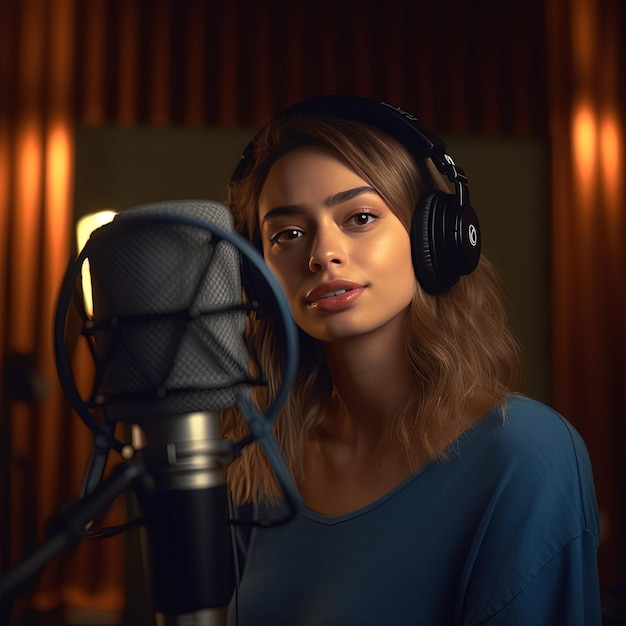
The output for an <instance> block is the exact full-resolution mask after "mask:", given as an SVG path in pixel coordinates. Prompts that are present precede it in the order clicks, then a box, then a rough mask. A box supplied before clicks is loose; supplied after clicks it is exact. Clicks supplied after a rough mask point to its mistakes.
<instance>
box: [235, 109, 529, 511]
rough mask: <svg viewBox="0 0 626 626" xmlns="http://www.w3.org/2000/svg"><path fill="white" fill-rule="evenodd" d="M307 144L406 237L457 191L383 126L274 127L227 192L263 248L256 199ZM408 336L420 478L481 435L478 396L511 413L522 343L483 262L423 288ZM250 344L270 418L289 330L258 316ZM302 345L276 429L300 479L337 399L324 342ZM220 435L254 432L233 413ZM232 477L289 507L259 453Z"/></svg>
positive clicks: (244, 498) (410, 441) (400, 426)
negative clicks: (454, 437) (423, 461)
mask: <svg viewBox="0 0 626 626" xmlns="http://www.w3.org/2000/svg"><path fill="white" fill-rule="evenodd" d="M301 147H318V148H322V149H324V150H326V151H329V152H330V153H331V154H333V155H334V156H335V157H337V158H338V159H340V160H341V161H342V162H343V163H345V164H346V165H347V166H348V167H350V168H352V169H353V170H354V171H355V172H356V173H357V174H358V175H359V176H360V177H361V178H363V179H364V180H365V181H367V182H368V184H369V185H371V186H372V187H373V188H374V189H376V190H377V191H378V193H379V194H380V195H381V196H382V198H383V199H384V200H385V202H386V203H387V205H388V206H389V207H390V208H391V210H392V211H393V212H394V214H395V215H396V216H397V217H398V218H399V219H400V221H401V222H402V223H403V224H404V226H405V227H406V228H407V230H408V229H409V228H410V223H411V216H412V213H413V211H414V208H415V206H416V205H417V202H418V200H419V197H420V195H421V194H423V193H424V192H426V191H428V190H433V189H439V190H447V191H449V188H448V185H447V183H446V181H445V180H444V179H443V177H442V176H441V175H440V174H439V173H438V172H437V171H436V169H435V168H434V166H433V164H432V163H431V162H430V160H429V159H425V160H423V161H422V162H418V163H416V162H415V161H414V160H413V158H412V157H411V156H410V154H409V153H408V151H407V150H406V149H405V148H404V147H403V146H402V145H401V144H400V143H399V142H398V141H396V140H395V139H393V138H391V137H390V136H388V135H387V134H385V133H383V132H381V131H379V130H378V129H376V128H372V127H370V126H366V125H363V124H361V123H357V122H353V121H349V120H338V119H329V118H318V117H306V118H290V119H283V120H281V119H276V120H274V121H272V122H270V123H269V124H268V125H267V126H265V127H264V128H263V129H262V130H261V131H260V132H259V133H258V134H257V136H256V137H255V139H254V141H253V143H252V144H251V147H250V151H249V152H250V153H249V154H247V155H246V164H247V167H246V168H245V171H243V172H239V173H238V175H236V176H234V177H233V180H231V183H230V185H229V188H228V205H229V208H230V210H231V211H232V214H233V218H234V222H235V229H236V230H237V231H238V232H239V233H240V234H242V235H243V236H245V237H246V238H247V239H248V240H250V241H252V242H254V243H255V245H257V246H259V247H260V246H261V244H260V241H261V239H260V232H259V220H258V198H259V195H260V192H261V189H262V187H263V184H264V182H265V179H266V177H267V175H268V172H269V170H270V168H271V167H272V165H273V164H274V163H275V162H276V161H277V160H278V159H279V158H280V157H281V156H283V155H285V154H287V153H289V152H290V151H292V150H295V149H297V148H301ZM407 327H408V333H407V334H408V336H407V342H406V349H407V355H408V358H409V363H410V365H411V367H412V370H413V375H414V380H415V386H414V392H413V395H412V397H411V399H410V401H409V402H408V403H407V405H406V406H405V407H404V409H403V410H402V411H400V412H399V413H398V415H397V416H396V419H395V424H394V435H395V440H396V442H397V444H398V446H399V448H400V449H401V450H402V451H403V452H404V454H405V456H406V460H407V463H408V465H409V467H411V468H413V469H417V465H418V460H417V459H418V458H423V455H424V454H426V455H427V456H428V457H430V458H434V457H445V455H446V448H447V446H448V444H449V441H450V433H458V432H462V431H464V430H466V429H468V428H470V427H471V426H472V420H473V418H472V417H471V416H472V411H471V410H470V407H471V403H472V400H473V399H474V398H476V397H481V398H488V399H490V400H491V401H492V403H493V404H494V405H495V404H498V403H501V404H504V401H505V398H506V396H507V395H508V394H509V393H510V389H511V385H512V384H513V382H514V380H515V378H516V376H517V371H518V346H517V342H516V340H515V338H514V337H513V335H512V333H511V331H510V329H509V326H508V322H507V314H506V307H505V304H504V299H503V295H502V289H501V284H500V281H499V278H498V276H497V273H496V271H495V269H494V267H493V266H492V264H491V263H490V262H489V261H488V260H487V259H486V258H485V257H484V256H483V257H481V260H480V262H479V264H478V267H477V268H476V270H475V271H474V272H473V273H472V274H470V275H468V276H463V277H461V279H460V280H459V281H458V282H457V283H456V284H455V285H454V286H453V287H452V288H451V289H449V290H448V291H447V292H446V293H444V294H442V295H439V296H432V295H429V294H427V293H426V292H424V291H423V290H422V289H421V288H419V287H418V288H416V290H415V295H414V298H413V302H412V304H411V308H410V312H409V320H408V325H407ZM248 335H249V340H250V341H251V342H252V344H253V345H254V350H255V352H256V353H257V355H258V360H257V361H256V363H257V364H258V367H259V368H260V369H261V371H262V373H263V374H264V376H265V378H266V379H267V386H260V387H258V388H254V389H253V399H254V401H255V402H256V403H257V405H258V406H259V408H260V409H261V410H263V409H264V408H265V407H267V406H268V405H269V403H270V400H271V398H273V397H274V394H275V393H276V390H277V389H278V387H279V384H280V372H281V367H282V345H281V344H282V340H281V330H280V328H278V323H277V320H276V318H275V316H274V317H273V316H272V315H271V312H270V313H267V314H263V315H260V316H259V317H258V318H257V317H256V316H254V315H253V316H251V318H250V320H249V325H248ZM299 336H300V362H299V366H298V375H297V379H296V383H295V384H294V386H293V388H292V391H291V393H290V396H289V398H288V400H287V402H285V404H284V405H283V407H282V409H281V411H280V414H279V416H278V418H277V419H276V422H275V425H274V433H275V436H276V438H277V441H278V443H279V446H280V448H281V451H282V453H283V456H284V459H285V461H286V463H287V465H288V467H289V468H290V470H291V472H292V474H293V476H294V478H295V480H296V481H298V479H299V478H301V477H302V471H303V468H302V459H303V456H304V454H303V450H304V446H305V444H306V442H307V439H308V437H309V435H310V433H311V432H312V429H314V428H315V427H316V426H317V425H318V424H319V423H320V422H321V420H322V419H323V417H324V414H325V410H326V407H327V404H328V402H329V400H330V397H331V393H332V380H331V378H330V375H329V373H328V369H327V368H326V366H325V363H324V360H323V356H322V350H321V342H319V341H318V340H315V339H313V338H311V337H310V336H308V335H306V334H305V333H303V332H302V331H300V332H299ZM223 430H224V436H226V437H229V438H233V439H241V438H243V437H245V436H246V435H247V428H246V426H245V424H244V422H243V420H242V419H241V417H240V415H239V414H238V412H237V411H236V410H235V409H231V410H228V411H226V412H225V413H224V415H223ZM416 450H419V451H420V453H421V454H420V455H419V456H418V455H417V454H416V453H415V452H416ZM228 480H229V485H230V489H231V493H232V494H233V497H234V500H235V501H236V502H238V503H243V502H248V501H260V500H267V501H275V500H276V499H278V498H280V491H279V488H278V486H277V482H276V480H275V477H274V475H273V473H272V471H271V468H270V467H269V465H268V463H267V461H266V459H265V457H264V456H263V453H262V452H261V451H260V449H259V447H258V446H257V445H256V444H252V445H250V446H248V447H247V448H246V449H245V450H244V453H243V454H242V456H241V457H240V458H238V459H237V460H235V461H234V462H233V463H232V464H231V466H230V468H229V476H228Z"/></svg>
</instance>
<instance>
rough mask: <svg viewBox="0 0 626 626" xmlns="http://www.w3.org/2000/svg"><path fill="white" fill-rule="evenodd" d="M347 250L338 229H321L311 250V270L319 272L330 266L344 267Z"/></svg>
mask: <svg viewBox="0 0 626 626" xmlns="http://www.w3.org/2000/svg"><path fill="white" fill-rule="evenodd" d="M345 258H346V250H345V246H344V244H343V242H342V237H341V233H340V232H338V231H337V229H336V228H333V227H329V228H326V229H323V230H322V229H320V230H319V231H318V232H317V234H316V236H315V240H314V242H313V247H312V248H311V258H310V259H309V269H310V270H311V271H312V272H319V271H321V270H323V269H325V268H326V267H327V266H328V265H329V264H335V265H342V264H343V263H344V262H345Z"/></svg>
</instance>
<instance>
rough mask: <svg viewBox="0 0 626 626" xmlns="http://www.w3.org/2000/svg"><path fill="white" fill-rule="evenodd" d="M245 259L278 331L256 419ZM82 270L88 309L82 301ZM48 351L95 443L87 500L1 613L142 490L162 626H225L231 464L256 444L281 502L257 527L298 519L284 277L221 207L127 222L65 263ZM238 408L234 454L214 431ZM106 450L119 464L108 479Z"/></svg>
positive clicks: (23, 570)
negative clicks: (82, 363) (78, 339)
mask: <svg viewBox="0 0 626 626" xmlns="http://www.w3.org/2000/svg"><path fill="white" fill-rule="evenodd" d="M242 255H243V257H245V260H246V261H247V262H250V263H251V264H252V265H253V267H254V268H255V269H256V270H257V272H258V275H259V277H260V278H261V279H262V280H264V281H265V282H266V284H267V285H266V286H267V287H269V288H270V291H271V292H272V293H273V295H274V297H275V300H276V304H277V309H276V314H277V315H279V317H280V319H281V320H282V325H281V326H282V330H283V337H282V345H281V347H282V350H279V352H280V353H281V357H282V360H281V376H280V382H279V385H278V388H277V389H275V394H274V398H273V399H272V400H271V401H270V403H269V406H267V407H266V408H265V409H264V411H263V412H261V411H260V410H259V409H258V408H257V407H256V406H254V403H253V402H252V401H251V397H250V396H251V393H250V392H251V386H252V385H257V384H266V381H265V379H264V376H263V375H262V372H259V371H256V370H257V369H260V368H259V365H258V363H257V364H256V367H255V368H253V369H255V374H254V377H253V378H252V377H251V375H250V357H251V356H253V354H252V353H253V352H254V351H252V353H249V351H248V346H247V340H246V337H245V333H244V331H245V327H246V324H247V317H246V313H247V311H248V310H249V307H250V306H251V305H250V304H249V303H247V302H246V303H244V302H243V301H242V283H241V260H242V259H241V256H242ZM87 261H88V262H89V272H90V275H91V276H90V278H91V281H90V282H91V289H90V291H91V296H92V297H91V301H92V312H88V311H87V308H86V307H85V304H84V297H83V296H84V295H85V294H84V293H82V292H81V289H80V288H79V285H80V284H81V280H80V276H79V274H80V273H81V272H84V271H85V269H86V266H87ZM71 303H73V304H74V307H73V308H72V306H71ZM72 310H74V311H78V312H79V314H80V317H81V318H82V328H81V332H80V335H82V337H83V338H84V339H86V341H87V344H88V347H89V350H90V352H91V355H92V357H93V361H94V372H93V380H92V389H91V391H90V392H86V393H85V392H84V391H83V392H80V391H79V389H78V385H77V381H76V380H75V377H74V371H73V362H72V360H71V358H70V356H69V351H68V338H69V335H70V334H72V336H73V333H70V332H69V331H70V329H71V328H72V327H73V326H74V321H75V320H74V321H72V317H71V315H70V313H71V311H72ZM54 343H55V357H56V364H57V369H58V373H59V380H60V382H61V386H62V388H63V391H64V392H65V395H66V396H67V398H68V400H69V401H70V403H71V404H72V406H73V408H74V409H75V410H76V412H77V414H78V416H79V417H80V418H81V419H82V420H83V421H84V422H85V424H86V425H87V426H88V427H89V428H90V430H91V431H92V433H93V440H94V445H93V451H92V457H91V460H90V463H89V466H88V469H87V472H86V475H85V479H84V483H83V488H82V490H81V498H80V499H79V500H78V501H77V502H75V503H73V504H72V506H70V507H68V508H67V509H66V511H65V512H64V513H63V515H61V516H60V517H59V519H58V520H55V522H56V523H55V524H54V526H52V525H51V533H50V537H49V538H48V540H47V541H46V542H45V543H44V544H43V545H42V546H40V547H39V548H38V549H37V550H36V551H35V552H34V553H33V554H32V555H30V556H29V557H28V559H26V560H25V561H23V562H22V563H21V564H19V566H18V567H16V568H15V569H14V570H13V571H11V572H9V574H8V575H6V576H5V577H4V578H2V579H0V606H1V607H2V608H3V609H4V607H6V610H7V611H8V610H10V605H11V603H12V601H13V599H14V597H15V596H16V594H17V593H19V592H20V591H21V590H22V589H23V588H24V587H25V585H26V584H27V583H28V582H29V581H31V580H32V579H33V578H34V577H35V575H36V574H37V572H38V571H39V570H40V569H41V568H42V567H43V566H44V565H45V564H46V563H47V562H48V560H49V559H50V558H52V557H53V556H54V555H55V554H58V553H59V552H60V551H61V550H63V549H66V548H67V547H69V546H71V545H73V544H74V543H75V542H76V541H78V540H79V539H80V538H81V537H83V536H84V535H85V531H84V529H85V527H86V526H88V525H90V523H91V521H93V520H95V519H98V517H99V516H101V515H102V513H103V512H104V511H105V510H106V507H107V506H108V505H109V504H110V502H111V501H112V500H113V498H115V497H117V496H118V495H119V494H121V493H124V492H125V491H128V490H129V489H133V490H134V491H135V493H136V495H137V500H138V504H139V506H140V509H141V518H140V520H139V521H141V522H142V523H143V525H144V526H145V530H146V539H147V544H148V555H147V562H148V563H147V564H148V571H149V573H150V578H151V585H150V587H151V588H150V591H151V596H152V603H153V606H154V610H155V614H156V621H157V624H158V626H192V625H195V626H218V625H223V624H226V621H227V606H228V604H229V602H230V599H231V596H232V594H233V591H234V586H235V576H234V560H235V559H234V554H233V542H232V537H231V532H230V527H231V524H233V523H237V520H230V519H229V506H228V504H229V503H228V497H227V487H226V470H227V467H228V465H229V464H230V463H231V461H232V460H233V459H234V458H235V457H236V456H237V455H238V454H240V453H241V451H242V450H243V448H244V447H245V446H247V445H249V444H250V443H253V442H255V443H258V445H259V446H260V448H261V449H262V451H263V452H264V454H265V456H266V458H267V460H268V462H269V465H270V467H271V468H272V470H273V471H274V474H275V477H276V479H277V481H278V483H279V485H280V486H281V488H282V491H283V495H284V496H285V501H286V503H287V504H288V509H289V513H288V514H287V515H286V516H284V517H283V518H281V519H275V520H251V521H250V522H249V523H255V524H260V525H264V526H267V525H272V524H277V523H284V522H286V521H289V519H291V517H292V516H293V514H295V512H296V510H297V509H298V507H300V506H301V497H300V494H299V493H298V490H297V488H296V486H295V484H294V482H293V479H292V477H291V474H290V473H289V470H288V468H287V465H286V463H285V461H284V459H283V458H282V455H281V452H280V449H279V446H278V443H277V441H276V439H275V437H274V436H273V433H272V426H273V422H274V420H275V419H276V416H277V414H278V411H279V410H280V408H281V406H282V405H283V403H284V402H285V400H286V398H287V396H288V394H289V392H290V389H291V386H292V384H293V382H294V380H295V377H296V373H297V363H298V356H297V355H298V335H297V330H296V326H295V322H294V321H293V318H292V316H291V313H290V311H289V305H288V302H287V300H286V297H285V296H284V293H283V292H282V290H281V288H280V285H279V283H278V280H277V279H276V277H275V276H273V274H272V273H271V271H270V270H269V268H268V267H267V265H265V263H264V261H263V259H262V257H261V255H260V254H259V252H258V251H257V250H256V249H255V248H254V247H253V246H252V245H251V244H250V243H249V242H247V241H246V240H245V239H243V238H242V237H241V236H240V235H238V234H237V233H235V232H234V231H233V229H232V217H231V214H230V213H229V211H228V210H227V209H226V207H224V206H223V205H221V204H219V203H217V202H211V201H204V200H197V201H196V200H189V201H177V202H160V203H154V204H148V205H144V206H140V207H136V208H133V209H128V210H126V211H124V212H122V213H119V214H118V215H117V216H116V218H115V219H114V220H113V222H111V223H110V224H107V225H106V226H103V227H101V228H99V229H98V230H97V231H95V232H94V233H92V235H91V237H90V239H89V241H88V242H87V244H86V245H85V247H84V248H83V250H82V251H81V252H80V253H79V255H78V257H77V259H76V260H75V261H74V262H73V263H72V264H70V267H69V268H68V271H67V272H66V275H65V278H64V281H63V284H62V285H61V289H60V294H59V301H58V304H57V309H56V312H55V321H54ZM85 396H86V397H85ZM232 407H236V408H237V409H238V410H239V411H240V413H241V415H242V417H243V419H244V421H245V423H246V425H247V427H248V431H249V433H248V435H247V436H245V437H244V438H243V439H242V440H240V441H234V442H233V441H228V440H225V439H223V438H222V437H221V425H220V412H221V411H222V410H224V409H228V408H232ZM117 423H121V424H124V425H126V426H130V428H131V429H132V430H133V432H134V433H135V432H137V433H138V434H139V437H138V438H137V440H141V445H140V446H137V448H139V449H136V450H135V451H134V454H133V450H132V448H131V446H128V445H127V444H125V443H124V442H122V441H120V440H118V439H117V438H116V436H115V429H116V425H117ZM133 441H135V437H133ZM111 449H115V450H117V451H118V452H120V453H121V455H122V457H123V458H124V459H125V461H126V462H124V463H120V464H118V465H116V466H115V467H114V468H113V471H112V472H111V476H109V477H108V478H107V479H106V480H104V481H102V482H101V479H102V475H103V469H104V464H105V461H106V458H107V455H108V453H109V451H110V450H111ZM136 521H137V520H135V522H136ZM131 524H133V522H131ZM125 526H126V527H128V526H129V525H128V524H127V525H125ZM123 528H124V527H121V529H123ZM107 530H108V533H109V534H110V533H111V532H112V531H115V529H107ZM92 534H93V533H92ZM96 534H97V533H96ZM100 534H104V533H100Z"/></svg>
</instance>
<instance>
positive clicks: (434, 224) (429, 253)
mask: <svg viewBox="0 0 626 626" xmlns="http://www.w3.org/2000/svg"><path fill="white" fill-rule="evenodd" d="M289 117H330V118H334V119H346V120H352V121H355V122H361V123H363V124H367V125H369V126H373V127H375V128H378V129H379V130H381V131H383V132H385V133H387V134H388V135H390V136H391V137H393V138H394V139H396V140H397V141H398V142H399V143H401V144H402V145H403V146H404V147H405V148H406V149H407V150H408V151H409V153H410V154H411V156H412V157H413V159H414V160H415V161H416V162H420V161H422V160H423V159H425V158H430V159H431V160H432V162H433V163H434V165H435V167H436V168H437V169H438V170H439V172H440V173H441V174H443V175H444V176H445V177H446V178H447V179H448V180H449V181H450V182H451V183H452V184H453V185H454V188H455V193H453V194H452V193H447V192H444V191H438V190H432V191H428V193H424V194H422V197H420V199H419V201H418V203H417V206H416V207H415V210H414V212H413V217H412V220H411V231H410V236H411V250H412V258H413V268H414V270H415V275H416V276H417V279H418V281H419V283H420V285H421V287H422V288H423V289H424V291H426V292H427V293H429V294H432V295H438V294H441V293H444V292H446V291H447V290H448V289H450V287H452V286H453V285H454V284H455V283H456V282H457V281H458V280H459V278H460V277H461V276H463V275H466V274H470V273H471V272H472V271H473V270H474V269H475V268H476V266H477V265H478V260H479V258H480V248H481V240H480V228H479V225H478V218H477V216H476V213H475V212H474V210H473V209H472V207H471V206H470V200H469V188H468V184H467V177H466V176H465V174H464V172H463V170H462V169H460V168H459V167H457V166H456V165H455V164H454V161H453V160H452V159H451V158H450V156H449V155H448V154H447V153H446V144H445V143H444V142H443V141H442V140H441V139H439V138H438V137H437V136H435V135H434V134H433V133H431V132H430V131H429V130H428V129H427V128H426V127H425V126H423V125H422V124H421V123H420V122H419V120H417V119H416V118H415V117H413V116H412V115H411V114H409V113H407V112H406V111H403V110H402V109H399V108H396V107H393V106H391V105H389V104H386V103H384V102H379V101H377V100H373V99H369V98H361V97H357V96H319V97H316V98H311V99H308V100H304V101H302V102H299V103H297V104H294V105H292V106H291V107H289V108H287V109H285V110H284V111H282V112H281V113H279V114H278V115H277V116H276V119H285V118H289ZM254 144H255V140H254V139H253V140H252V141H251V142H250V144H248V146H247V147H246V149H245V150H244V153H243V155H242V158H241V160H240V162H239V163H238V165H237V167H236V169H235V171H234V173H233V176H232V180H233V181H234V180H237V179H240V178H242V177H244V176H245V175H246V173H247V171H248V169H249V168H250V167H251V163H250V161H251V154H252V152H253V150H254Z"/></svg>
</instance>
